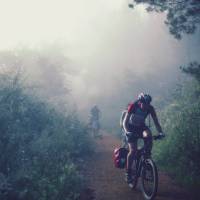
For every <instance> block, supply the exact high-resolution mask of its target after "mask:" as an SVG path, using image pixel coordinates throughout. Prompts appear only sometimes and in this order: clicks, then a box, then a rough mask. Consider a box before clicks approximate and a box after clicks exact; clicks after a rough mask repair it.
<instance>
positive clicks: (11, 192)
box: [0, 75, 90, 200]
mask: <svg viewBox="0 0 200 200" xmlns="http://www.w3.org/2000/svg"><path fill="white" fill-rule="evenodd" d="M1 81H2V84H1V87H0V152H1V155H0V199H2V200H10V199H16V200H46V199H48V200H61V199H63V200H64V199H65V200H68V199H70V200H73V199H78V197H79V192H80V190H81V187H82V185H81V183H82V181H81V179H82V178H81V176H80V175H79V173H78V171H77V166H76V165H75V164H74V163H77V160H78V159H80V158H81V157H83V155H84V154H87V153H89V152H90V145H89V137H88V134H87V130H86V129H85V128H84V126H83V124H81V122H80V121H79V120H78V118H77V116H76V115H75V114H73V115H72V114H70V113H67V114H68V115H67V114H66V113H61V112H58V111H57V110H55V109H54V108H53V107H51V106H50V105H49V104H47V103H46V102H41V101H39V99H38V98H37V97H36V96H33V95H30V94H28V93H27V92H25V89H24V87H23V86H22V84H20V81H19V79H18V77H17V78H14V79H13V78H10V76H6V75H1V76H0V82H1Z"/></svg>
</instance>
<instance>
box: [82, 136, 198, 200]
mask: <svg viewBox="0 0 200 200" xmlns="http://www.w3.org/2000/svg"><path fill="white" fill-rule="evenodd" d="M119 146H120V140H119V139H118V138H117V137H116V136H113V135H111V134H104V135H103V138H102V139H98V140H96V149H95V152H94V154H93V155H92V156H91V157H90V158H89V159H88V160H86V161H85V165H84V166H85V167H84V170H83V171H84V172H83V174H84V177H85V179H86V189H85V191H84V192H83V193H82V195H81V200H143V196H142V194H141V191H140V189H139V188H140V187H139V184H138V186H137V188H136V189H135V190H131V189H130V188H129V187H128V185H127V183H126V182H125V180H124V178H125V176H124V170H120V169H117V168H115V167H114V164H113V150H114V148H115V147H119ZM155 199H156V200H194V198H191V197H190V195H189V194H188V193H187V192H186V191H185V190H184V189H183V188H181V187H180V186H178V185H177V184H175V182H174V181H173V180H172V179H171V178H170V177H169V176H168V175H167V174H166V173H164V172H160V171H159V186H158V193H157V196H156V198H155Z"/></svg>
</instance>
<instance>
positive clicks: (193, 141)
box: [154, 63, 200, 191]
mask: <svg viewBox="0 0 200 200" xmlns="http://www.w3.org/2000/svg"><path fill="white" fill-rule="evenodd" d="M182 71H183V72H185V73H187V74H186V75H185V77H184V81H182V83H180V84H179V85H177V86H176V88H175V90H174V92H173V93H171V94H169V95H171V96H172V97H171V99H170V100H169V103H168V104H167V105H166V106H165V107H164V109H163V110H162V111H161V113H160V114H161V118H162V120H161V121H162V122H161V123H162V125H163V129H164V131H165V132H166V135H167V137H166V138H165V140H163V141H162V142H160V143H159V144H156V148H155V149H154V154H155V158H156V160H157V162H158V163H159V164H160V166H161V167H163V168H164V169H165V170H167V171H168V172H170V173H171V174H173V176H174V177H175V178H176V179H177V180H179V182H180V183H181V184H184V185H186V186H188V187H189V188H190V189H192V190H195V191H198V188H199V187H200V181H199V180H200V168H199V166H200V157H199V155H200V65H199V64H198V63H191V64H190V65H189V66H188V67H187V68H182ZM189 75H190V77H189ZM165 104H166V103H165Z"/></svg>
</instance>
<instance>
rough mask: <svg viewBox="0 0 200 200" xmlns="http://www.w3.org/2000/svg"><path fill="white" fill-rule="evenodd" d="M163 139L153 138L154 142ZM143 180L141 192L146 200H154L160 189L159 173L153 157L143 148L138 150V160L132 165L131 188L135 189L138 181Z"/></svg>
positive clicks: (159, 137)
mask: <svg viewBox="0 0 200 200" xmlns="http://www.w3.org/2000/svg"><path fill="white" fill-rule="evenodd" d="M159 139H162V137H161V136H153V140H159ZM139 178H140V180H141V191H142V194H143V197H144V198H145V200H152V199H154V197H155V196H156V193H157V189H158V171H157V167H156V164H155V162H154V161H153V159H152V158H151V155H149V153H147V152H146V151H145V148H144V147H142V148H140V149H138V150H137V153H136V159H135V160H134V161H133V165H132V180H133V181H132V183H130V184H129V187H131V188H132V189H135V188H136V186H137V183H138V180H139Z"/></svg>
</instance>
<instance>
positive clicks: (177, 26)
mask: <svg viewBox="0 0 200 200" xmlns="http://www.w3.org/2000/svg"><path fill="white" fill-rule="evenodd" d="M133 2H135V3H136V4H140V3H145V4H148V7H147V9H146V10H147V11H148V12H151V11H156V12H164V11H166V12H167V19H166V21H165V23H166V24H167V25H168V26H169V31H170V33H171V34H172V35H174V37H175V38H177V39H181V37H182V35H183V34H184V33H186V34H193V33H194V32H195V31H196V29H197V27H198V25H199V23H200V0H133ZM129 7H130V6H129Z"/></svg>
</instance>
